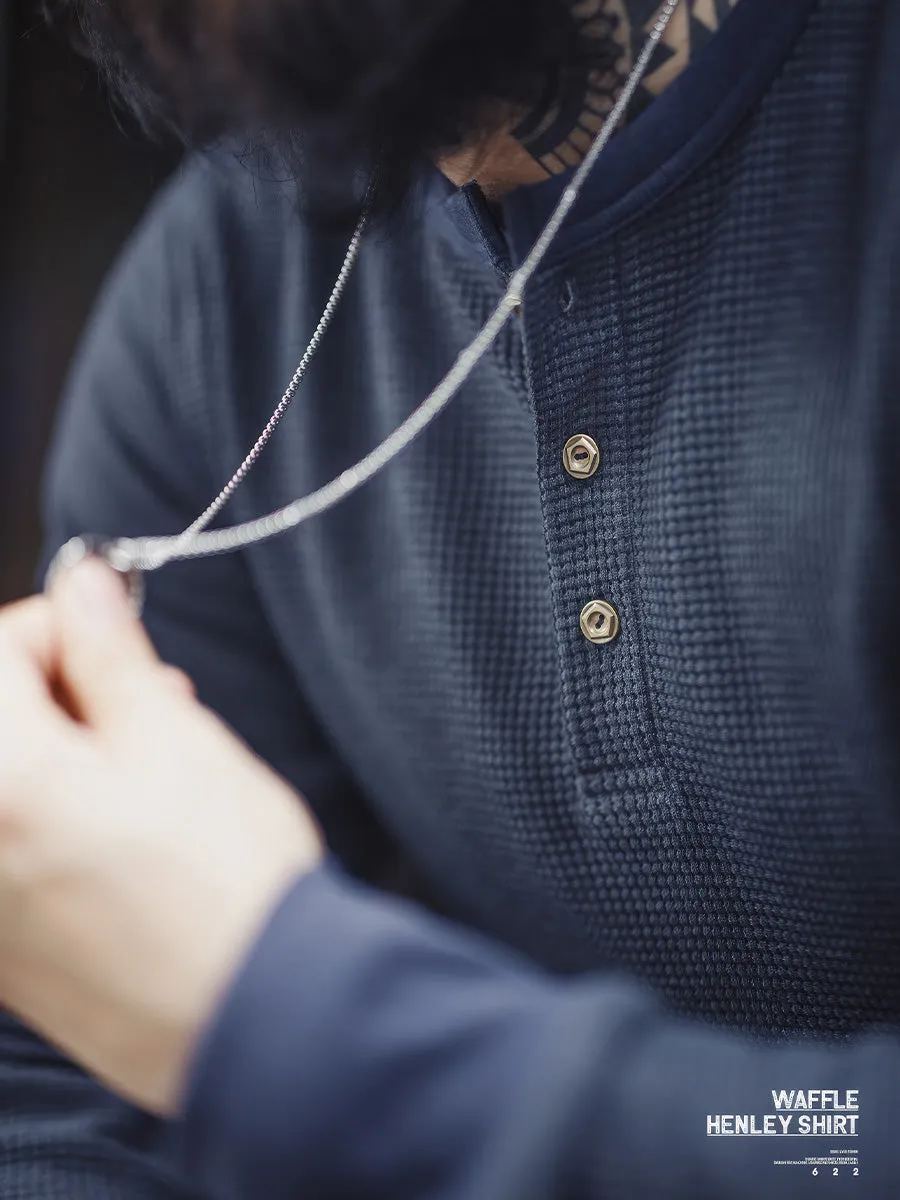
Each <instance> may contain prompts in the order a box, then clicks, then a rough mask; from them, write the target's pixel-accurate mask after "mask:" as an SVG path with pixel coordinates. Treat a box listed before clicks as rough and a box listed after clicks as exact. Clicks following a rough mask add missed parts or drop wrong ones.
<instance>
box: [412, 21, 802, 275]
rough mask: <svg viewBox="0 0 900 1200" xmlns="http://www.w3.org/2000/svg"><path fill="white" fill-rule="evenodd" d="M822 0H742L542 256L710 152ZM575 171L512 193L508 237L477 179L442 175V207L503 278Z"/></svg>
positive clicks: (553, 256)
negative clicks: (461, 183)
mask: <svg viewBox="0 0 900 1200" xmlns="http://www.w3.org/2000/svg"><path fill="white" fill-rule="evenodd" d="M683 2H686V0H683ZM818 2H819V0H740V3H739V4H737V5H736V7H735V8H734V9H733V10H732V12H731V13H730V14H729V16H728V18H727V19H726V20H725V21H724V22H723V23H722V26H721V27H720V28H719V29H718V30H717V32H716V33H715V34H714V36H713V37H712V38H711V39H710V40H709V42H708V43H707V45H706V46H705V47H704V48H703V50H702V51H701V52H700V54H698V55H697V57H696V59H695V60H694V61H693V62H692V63H691V64H690V65H689V66H688V67H687V68H686V70H684V71H683V72H682V73H681V74H680V75H679V76H678V78H677V79H675V80H673V82H672V83H671V85H670V86H669V87H668V88H666V90H665V92H663V94H662V95H661V96H659V97H658V98H657V99H656V100H654V101H653V103H652V104H650V105H649V107H648V108H646V109H645V110H644V111H643V112H642V113H641V114H640V115H639V116H638V117H636V118H635V119H634V121H633V122H632V123H631V124H629V125H627V126H626V127H625V128H624V129H623V130H621V131H620V132H619V133H617V134H616V136H615V137H614V138H613V139H612V141H611V142H610V143H609V145H608V146H607V147H606V149H605V150H604V152H603V154H602V155H601V157H600V160H599V162H598V163H597V166H596V167H595V169H594V171H593V173H592V175H591V176H590V178H589V179H588V181H587V183H586V184H585V187H584V190H583V191H582V193H581V195H580V196H579V198H578V200H577V201H576V203H575V206H574V208H573V209H572V211H571V212H570V214H569V216H568V218H567V220H566V223H565V225H564V226H563V228H562V229H561V230H560V232H559V234H558V236H557V239H556V241H555V242H554V244H553V246H552V247H551V250H550V252H549V254H548V258H547V260H546V261H547V262H548V263H549V262H552V261H554V260H558V259H559V258H561V257H564V256H566V255H567V253H569V252H571V250H572V249H573V248H576V247H578V246H580V245H583V244H584V242H585V241H588V240H590V241H593V240H595V239H596V238H598V237H601V236H608V235H609V234H611V233H613V232H614V231H615V230H617V229H618V228H620V227H621V226H622V225H624V224H626V223H627V222H629V221H632V220H634V219H636V218H637V217H638V216H640V215H641V214H642V213H643V212H645V211H646V210H647V209H648V208H649V207H651V206H652V205H653V204H655V203H657V202H658V201H659V200H660V199H661V198H662V197H663V196H664V195H666V194H667V193H668V192H670V191H671V190H672V189H673V188H675V187H677V186H678V185H679V184H680V183H682V182H683V181H684V180H685V179H686V178H687V177H688V176H689V175H690V174H691V173H692V172H693V171H695V170H696V169H697V168H698V167H699V166H700V165H701V164H702V163H703V162H704V161H705V160H706V159H707V158H709V157H710V155H712V154H713V153H714V152H715V151H716V149H718V147H719V146H721V144H722V143H723V142H724V141H725V140H726V139H727V138H728V136H729V135H730V134H731V133H732V132H733V131H734V129H735V128H736V127H737V125H738V124H739V123H740V122H741V120H742V119H743V118H744V117H745V116H746V115H747V113H748V112H749V111H750V109H751V108H752V107H753V105H754V104H755V103H756V102H757V101H758V100H759V99H760V98H761V97H762V96H763V95H764V94H765V91H766V90H767V88H768V87H769V85H770V84H771V82H772V80H773V79H774V77H775V75H776V74H777V72H778V70H779V69H780V67H781V65H782V64H783V62H784V60H785V59H786V57H787V55H788V53H789V52H790V50H791V48H792V46H793V44H794V42H795V41H796V39H797V37H798V36H799V35H800V33H801V32H802V30H803V29H804V27H805V25H806V23H807V20H808V18H809V15H810V13H811V11H812V9H813V7H814V6H815V5H816V4H817V3H818ZM434 171H435V174H437V175H439V177H440V179H441V180H443V179H444V177H443V176H440V173H439V172H437V170H436V168H434ZM574 173H575V169H574V168H573V169H572V170H569V171H566V172H565V173H563V174H561V175H554V176H553V177H552V178H551V179H548V180H546V181H544V182H542V183H537V184H532V185H530V186H526V187H522V188H518V189H517V190H516V191H515V192H512V193H511V194H510V195H509V196H508V197H506V199H505V200H504V201H503V216H504V226H505V234H506V236H505V238H504V237H503V236H502V235H500V233H499V229H498V227H497V223H496V221H495V220H494V219H493V218H492V217H491V215H490V213H489V212H488V211H487V206H486V205H485V204H483V203H479V195H480V193H478V189H477V187H475V186H474V185H468V186H467V187H463V188H455V187H454V186H453V185H452V184H450V183H449V182H448V181H446V180H444V187H443V188H441V192H442V195H443V202H442V203H441V204H440V208H441V209H442V210H443V211H444V212H445V213H446V214H447V215H448V216H449V218H450V222H451V224H452V226H453V227H454V228H455V231H456V233H457V234H461V235H462V240H463V241H464V243H465V244H466V245H467V246H468V248H469V250H470V251H472V250H474V251H475V253H477V254H479V255H480V256H481V257H482V260H483V259H484V257H485V255H486V256H487V259H488V261H489V262H490V263H491V265H492V266H493V267H494V268H495V270H496V271H497V272H498V274H500V275H501V276H503V277H505V276H508V274H509V272H510V270H511V269H512V268H513V267H514V266H516V265H517V264H518V263H520V262H521V261H522V260H523V259H524V258H525V256H526V255H527V254H528V252H529V251H530V249H531V247H532V246H533V244H534V242H535V240H536V238H537V237H538V235H539V234H540V232H541V230H542V229H543V227H544V225H545V224H546V222H547V220H548V218H549V216H550V214H551V212H552V211H553V208H554V207H555V205H556V204H557V202H558V201H559V198H560V196H561V194H562V192H563V190H564V188H565V187H566V186H567V185H568V183H569V182H570V181H571V179H572V176H573V175H574ZM448 191H449V195H448Z"/></svg>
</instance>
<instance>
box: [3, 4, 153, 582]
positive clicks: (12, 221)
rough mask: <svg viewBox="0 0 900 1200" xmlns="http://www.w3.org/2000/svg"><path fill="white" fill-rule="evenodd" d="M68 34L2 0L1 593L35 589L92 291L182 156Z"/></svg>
mask: <svg viewBox="0 0 900 1200" xmlns="http://www.w3.org/2000/svg"><path fill="white" fill-rule="evenodd" d="M70 33H71V31H69V30H67V29H66V28H65V27H63V26H60V25H57V26H56V27H55V28H52V27H48V25H47V23H46V21H45V19H44V18H43V16H42V6H41V4H40V3H39V0H0V118H2V123H0V139H2V142H0V214H2V216H0V372H2V373H0V603H2V602H5V601H6V600H10V599H13V598H15V597H18V596H22V595H25V594H26V593H27V592H29V591H31V590H33V589H32V582H33V575H34V568H35V560H36V555H37V548H38V543H39V538H40V523H39V512H38V492H39V479H40V469H41V461H42V458H43V454H44V450H45V447H46V443H47V439H48V436H49V433H50V430H51V427H52V421H53V414H54V410H55V407H56V403H57V400H58V398H59V393H60V389H61V387H62V385H63V382H64V380H65V375H66V371H67V368H68V364H69V362H70V359H71V356H72V352H73V350H74V348H75V346H76V344H77V340H78V336H79V333H80V331H81V329H82V326H83V324H84V321H85V319H86V317H87V315H88V312H89V310H90V305H91V302H92V300H93V297H94V295H95V294H96V291H97V288H98V287H99V285H100V283H101V282H102V279H103V276H104V275H105V273H106V271H107V269H108V268H109V265H110V263H111V261H112V259H113V258H114V256H115V254H116V252H117V250H118V249H119V247H120V246H121V244H122V242H123V241H124V239H125V238H126V237H127V236H128V234H129V232H130V230H131V229H132V228H133V226H134V224H135V222H136V221H137V220H138V219H139V217H140V215H141V213H142V211H143V209H144V208H145V206H146V204H147V202H148V201H149V199H150V197H151V196H152V194H153V193H154V191H155V190H156V189H157V188H158V187H159V185H160V184H161V183H162V181H163V180H164V179H165V177H166V175H167V174H168V172H169V171H170V170H171V169H172V167H173V166H174V163H175V154H174V151H173V150H171V149H170V150H166V149H163V148H161V147H159V146H153V145H150V144H148V142H147V141H146V140H145V139H143V138H142V137H141V136H140V134H139V133H137V132H135V131H134V130H133V128H128V127H127V125H126V128H125V129H124V130H123V128H122V127H121V125H122V118H121V114H118V113H117V112H116V111H115V110H114V108H113V106H112V105H111V103H110V100H109V98H108V96H106V95H105V94H104V92H103V90H102V88H101V86H100V84H99V82H98V81H97V77H96V75H95V73H94V71H93V69H92V67H91V65H90V64H89V63H87V62H85V61H83V60H82V59H81V58H80V57H79V56H78V55H77V54H76V53H75V52H74V50H73V49H72V46H71V39H70Z"/></svg>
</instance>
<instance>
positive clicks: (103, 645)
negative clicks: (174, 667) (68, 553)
mask: <svg viewBox="0 0 900 1200" xmlns="http://www.w3.org/2000/svg"><path fill="white" fill-rule="evenodd" d="M50 599H51V611H52V620H53V623H54V627H55V633H56V638H57V643H58V653H59V671H60V676H61V679H62V680H63V682H64V684H65V687H66V689H67V691H68V693H69V694H70V696H71V697H72V700H73V703H74V704H75V705H76V706H77V709H78V712H79V714H80V716H81V717H82V719H83V720H85V721H86V722H87V723H88V724H89V725H92V726H95V727H102V726H116V725H120V724H121V723H122V722H123V721H124V722H127V721H128V720H130V719H131V718H132V717H133V716H134V714H135V712H143V711H145V710H146V703H147V701H148V700H149V701H151V702H152V701H153V700H154V698H159V697H166V698H168V697H169V696H171V695H172V694H173V693H172V687H171V683H169V682H167V680H168V679H171V674H170V672H168V671H166V669H165V668H164V667H163V666H162V664H161V663H160V661H159V658H158V657H157V654H156V651H155V650H154V649H153V645H152V643H151V641H150V639H149V637H148V636H147V633H146V631H145V629H144V627H143V625H142V624H141V622H140V620H139V619H138V617H137V614H136V613H135V611H134V609H133V607H132V605H131V600H130V598H129V596H128V594H127V591H126V589H125V586H124V584H123V581H122V580H121V578H120V577H119V576H118V575H117V574H116V572H115V571H113V570H112V569H111V568H110V567H108V566H107V565H106V564H105V563H103V562H102V561H101V560H100V559H98V558H86V559H84V560H83V561H82V562H80V563H78V565H77V566H75V567H73V568H72V570H70V571H66V572H65V573H63V574H61V575H59V576H58V578H57V579H56V580H55V582H54V584H53V587H52V590H51V597H50Z"/></svg>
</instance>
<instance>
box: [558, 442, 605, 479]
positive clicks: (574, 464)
mask: <svg viewBox="0 0 900 1200" xmlns="http://www.w3.org/2000/svg"><path fill="white" fill-rule="evenodd" d="M563 466H564V467H565V468H566V470H567V471H568V472H569V474H570V475H571V476H572V478H573V479H590V477H591V476H592V475H594V474H596V471H597V468H598V467H599V466H600V447H599V446H598V445H597V443H596V442H595V441H594V439H593V438H592V437H588V435H587V434H586V433H577V434H576V435H575V437H570V438H569V440H568V441H567V442H566V445H565V448H564V449H563Z"/></svg>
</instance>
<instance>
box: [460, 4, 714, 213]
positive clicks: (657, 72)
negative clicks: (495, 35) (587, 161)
mask: <svg viewBox="0 0 900 1200" xmlns="http://www.w3.org/2000/svg"><path fill="white" fill-rule="evenodd" d="M737 2H738V0H682V2H681V4H680V5H679V7H678V9H677V10H676V12H675V14H674V16H673V17H672V20H671V21H670V22H669V25H668V28H667V29H666V33H665V36H664V38H663V40H662V42H661V44H660V46H659V47H658V48H657V51H656V54H655V56H654V58H653V60H652V61H651V63H650V68H649V70H648V72H647V74H646V76H645V78H644V80H643V82H642V84H641V86H640V88H639V89H638V92H637V94H636V96H635V99H634V101H633V103H632V106H631V109H630V111H629V119H633V118H634V117H635V116H637V115H638V113H640V112H641V111H642V110H643V109H644V108H646V107H647V105H648V104H650V103H651V101H652V100H653V99H654V98H655V97H656V96H659V95H660V94H661V93H662V92H663V91H665V89H666V88H667V87H668V85H669V84H670V83H671V82H672V81H673V80H674V79H676V78H677V77H678V76H679V75H680V74H681V72H682V71H684V70H685V69H686V67H688V66H689V64H690V62H691V61H692V59H693V58H695V57H696V56H697V54H699V53H700V51H701V50H702V49H703V47H704V46H705V45H706V43H707V42H708V41H709V39H710V38H711V37H712V35H713V34H714V33H715V32H716V30H717V29H718V28H719V26H720V25H721V23H722V21H723V20H724V19H725V17H726V16H727V15H728V13H729V12H730V11H731V9H732V8H733V7H734V6H735V5H736V4H737ZM660 5H661V0H573V5H572V12H573V15H574V17H575V20H576V22H577V23H578V27H579V35H580V38H581V40H582V42H583V44H584V47H585V53H584V56H583V63H582V65H581V66H580V67H579V68H577V69H572V70H569V71H567V72H566V74H565V77H564V78H562V79H551V80H548V84H547V92H546V96H545V98H544V100H543V102H542V103H541V104H540V105H538V107H537V108H536V109H535V110H534V111H533V112H531V113H529V114H527V115H526V116H525V117H524V118H523V119H521V120H520V121H519V123H518V124H517V125H516V126H515V128H513V129H512V130H510V131H506V132H502V133H499V134H493V135H491V136H490V137H488V138H486V139H485V140H484V141H483V142H482V143H481V144H480V145H477V146H474V147H472V148H470V149H468V150H466V151H464V152H461V153H460V154H457V155H454V156H453V157H452V158H451V159H448V160H446V161H445V162H443V163H442V164H441V167H442V169H443V170H444V173H445V174H446V175H447V176H448V177H449V178H450V179H451V180H452V181H453V182H454V183H456V184H458V185H461V184H463V183H467V182H469V180H472V179H474V180H476V181H477V182H478V183H479V184H480V185H481V187H482V189H483V190H484V192H485V193H486V194H487V195H488V197H489V198H494V197H498V196H500V195H502V194H504V193H505V192H508V191H510V190H512V189H513V188H516V187H520V186H522V185H524V184H528V183H536V182H539V181H540V180H542V179H546V178H547V177H548V176H551V175H558V174H561V173H562V172H563V171H566V170H568V169H569V168H570V167H575V166H577V165H578V164H579V163H580V162H581V161H582V159H583V158H584V156H585V154H586V153H587V151H588V149H589V148H590V145H591V143H592V141H593V139H594V137H595V136H596V134H597V131H598V130H599V129H600V127H601V126H602V125H603V122H604V121H605V120H606V117H607V116H608V114H609V111H610V109H611V108H612V106H613V104H614V103H615V101H616V97H617V96H618V93H619V90H620V88H621V87H622V85H623V83H624V81H625V79H626V78H627V77H628V73H629V72H630V71H631V69H632V67H633V66H634V63H635V60H636V58H637V56H638V54H640V51H641V48H642V46H643V44H644V41H645V40H646V38H647V35H648V33H649V30H650V28H651V26H652V24H653V21H654V20H655V19H656V17H657V15H658V13H659V8H660Z"/></svg>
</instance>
